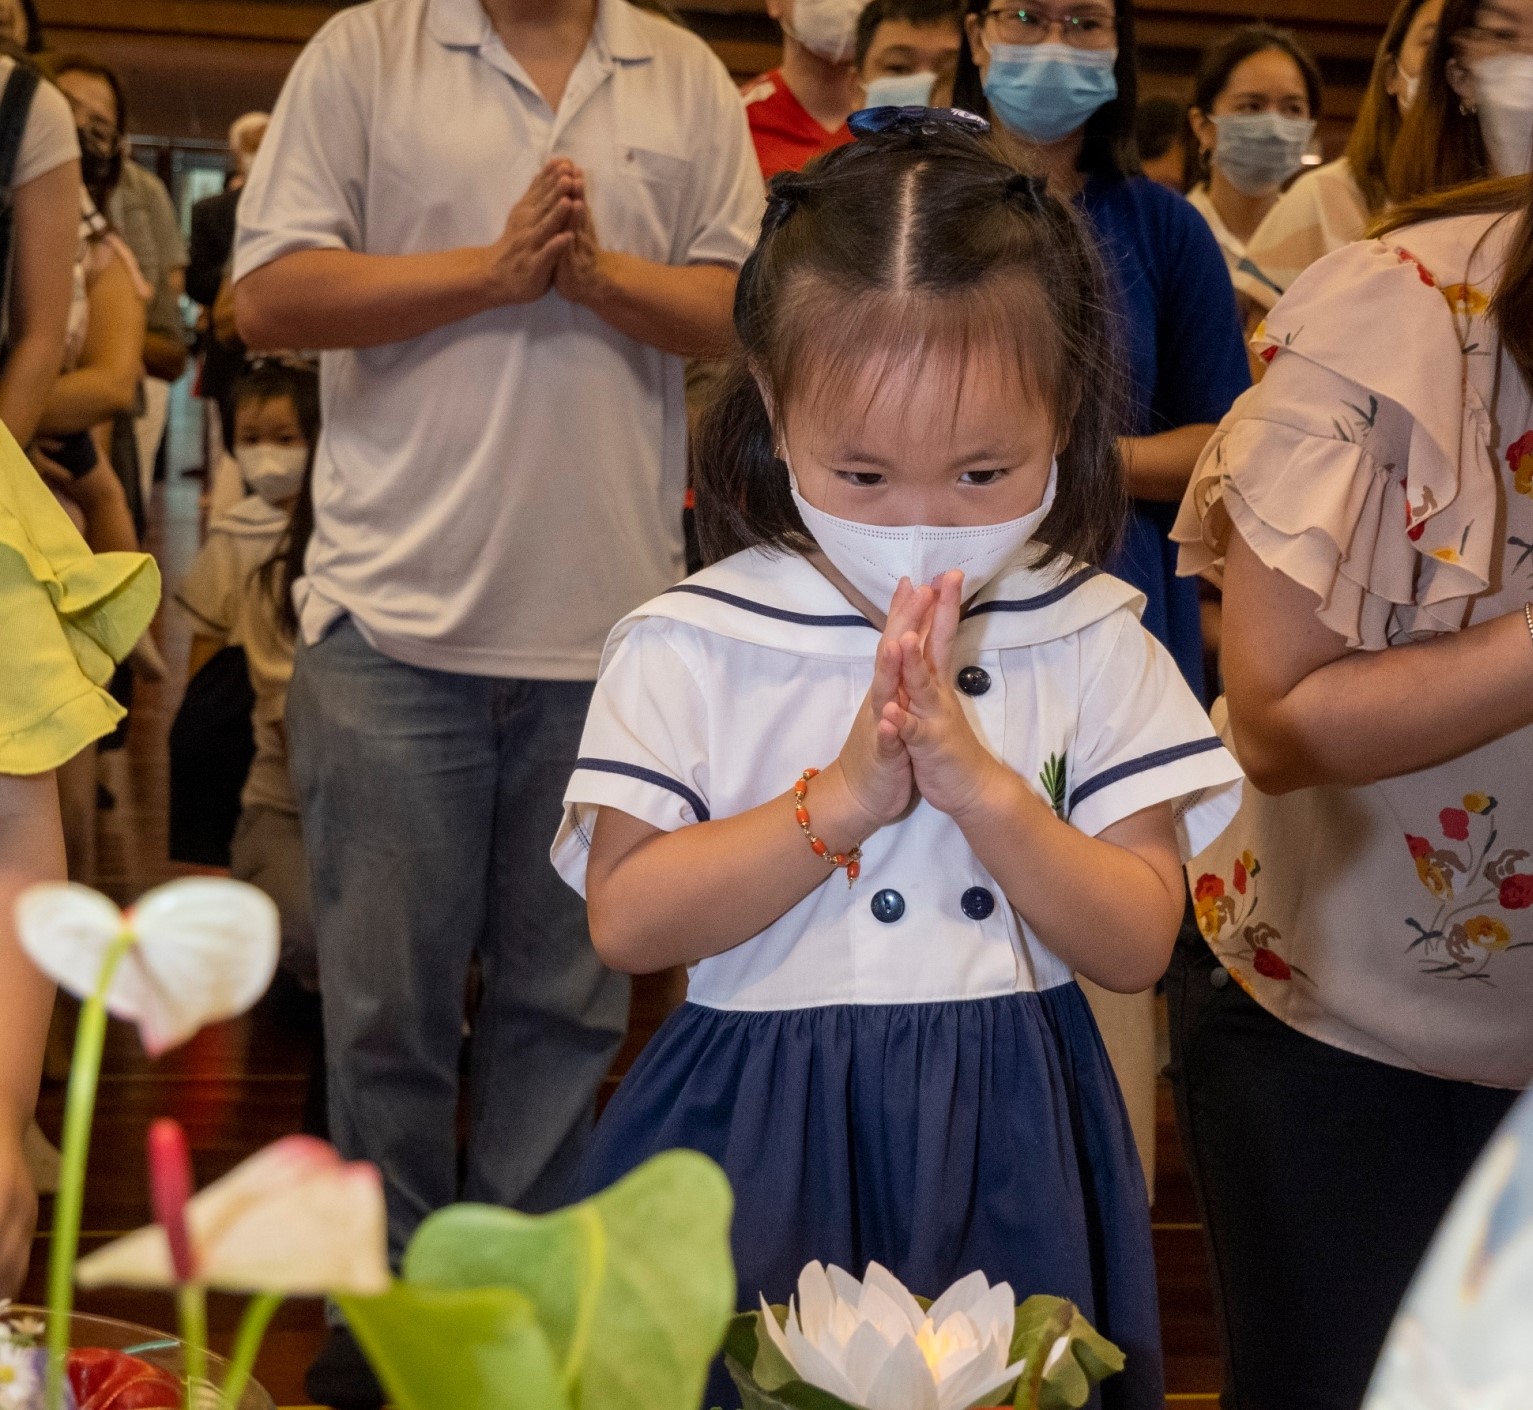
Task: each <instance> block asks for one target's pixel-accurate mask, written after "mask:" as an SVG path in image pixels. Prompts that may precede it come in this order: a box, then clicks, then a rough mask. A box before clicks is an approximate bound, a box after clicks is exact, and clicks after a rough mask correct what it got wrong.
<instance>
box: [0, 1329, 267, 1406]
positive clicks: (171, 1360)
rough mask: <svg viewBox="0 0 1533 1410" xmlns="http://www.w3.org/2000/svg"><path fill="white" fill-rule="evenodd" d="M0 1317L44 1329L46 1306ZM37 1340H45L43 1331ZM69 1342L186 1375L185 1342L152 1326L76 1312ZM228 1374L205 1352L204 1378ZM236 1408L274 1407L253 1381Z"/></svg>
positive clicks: (215, 1381)
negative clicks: (205, 1374)
mask: <svg viewBox="0 0 1533 1410" xmlns="http://www.w3.org/2000/svg"><path fill="white" fill-rule="evenodd" d="M0 1320H4V1321H6V1322H9V1323H11V1324H12V1325H13V1326H14V1325H15V1324H16V1323H18V1322H21V1321H26V1320H32V1321H36V1322H39V1323H41V1324H42V1325H43V1326H44V1327H45V1328H46V1326H47V1322H48V1309H47V1308H46V1307H26V1306H20V1305H18V1304H16V1303H11V1304H10V1305H9V1306H7V1307H5V1308H4V1311H3V1314H0ZM40 1340H44V1341H45V1340H46V1333H45V1334H44V1337H43V1338H40ZM69 1345H70V1346H71V1347H72V1348H81V1347H101V1348H102V1349H104V1350H106V1351H121V1352H124V1353H126V1354H127V1355H129V1356H136V1357H138V1358H139V1360H141V1361H147V1362H148V1363H149V1364H150V1365H151V1366H158V1367H160V1368H161V1369H162V1370H166V1371H169V1372H170V1373H171V1375H173V1376H177V1377H182V1376H184V1375H185V1374H186V1354H185V1353H186V1344H185V1343H184V1342H183V1341H182V1340H181V1339H180V1338H179V1337H176V1336H172V1335H171V1334H170V1333H169V1332H161V1331H156V1330H155V1328H153V1327H141V1326H139V1325H138V1324H137V1323H134V1322H120V1321H118V1320H117V1318H115V1317H96V1316H92V1315H91V1314H90V1313H88V1312H76V1313H74V1314H73V1315H71V1317H70V1319H69ZM228 1374H229V1363H228V1362H227V1361H226V1360H225V1359H224V1358H223V1357H222V1356H215V1355H214V1354H213V1353H212V1352H211V1351H210V1352H208V1380H209V1382H211V1384H212V1385H213V1386H214V1387H215V1388H216V1387H221V1386H222V1385H223V1383H224V1377H225V1376H227V1375H228ZM237 1410H277V1407H276V1402H275V1401H274V1400H272V1398H271V1396H270V1395H268V1394H267V1393H266V1390H265V1389H264V1388H263V1387H262V1386H261V1385H260V1384H258V1383H257V1382H256V1381H255V1380H253V1379H252V1380H251V1381H250V1382H249V1383H248V1384H247V1385H246V1386H245V1393H244V1394H243V1395H242V1396H240V1403H239V1405H238V1407H237Z"/></svg>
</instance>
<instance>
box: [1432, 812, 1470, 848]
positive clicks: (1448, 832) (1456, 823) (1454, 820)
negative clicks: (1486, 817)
mask: <svg viewBox="0 0 1533 1410" xmlns="http://www.w3.org/2000/svg"><path fill="white" fill-rule="evenodd" d="M1437 821H1438V822H1440V823H1441V824H1442V829H1443V836H1444V837H1447V838H1450V839H1452V840H1453V841H1454V842H1467V841H1468V840H1469V814H1468V813H1466V812H1465V811H1464V810H1463V809H1462V808H1444V809H1443V810H1442V812H1440V813H1439V814H1438V815H1437Z"/></svg>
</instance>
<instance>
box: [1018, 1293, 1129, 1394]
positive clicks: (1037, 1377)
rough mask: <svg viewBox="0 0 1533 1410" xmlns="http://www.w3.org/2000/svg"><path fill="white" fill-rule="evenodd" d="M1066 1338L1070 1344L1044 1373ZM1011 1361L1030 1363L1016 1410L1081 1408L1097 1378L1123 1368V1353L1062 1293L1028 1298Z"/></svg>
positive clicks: (1021, 1315) (1019, 1316)
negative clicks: (1055, 1351)
mask: <svg viewBox="0 0 1533 1410" xmlns="http://www.w3.org/2000/svg"><path fill="white" fill-rule="evenodd" d="M1062 1336H1064V1337H1068V1338H1069V1344H1068V1346H1067V1347H1066V1349H1065V1352H1064V1354H1063V1355H1062V1356H1061V1357H1060V1358H1059V1359H1058V1360H1057V1361H1056V1362H1055V1363H1054V1364H1053V1365H1052V1366H1051V1367H1049V1370H1048V1373H1047V1374H1044V1366H1045V1365H1046V1364H1047V1362H1048V1359H1049V1356H1050V1355H1051V1353H1052V1352H1053V1350H1054V1347H1055V1345H1056V1344H1057V1343H1058V1341H1059V1339H1060V1337H1062ZM1011 1359H1012V1360H1013V1361H1022V1360H1025V1361H1026V1362H1027V1368H1026V1370H1024V1371H1023V1373H1022V1379H1021V1380H1020V1381H1018V1382H1017V1389H1016V1398H1015V1400H1014V1401H1013V1404H1014V1405H1016V1406H1017V1407H1018V1410H1080V1407H1081V1406H1082V1405H1084V1404H1085V1403H1086V1401H1087V1400H1088V1399H1089V1398H1090V1396H1091V1388H1092V1387H1093V1386H1094V1385H1096V1383H1097V1382H1098V1381H1101V1380H1105V1379H1106V1378H1107V1377H1108V1376H1111V1375H1116V1374H1117V1372H1119V1371H1121V1370H1122V1369H1123V1353H1122V1352H1121V1351H1119V1350H1118V1348H1117V1347H1116V1346H1114V1345H1113V1344H1112V1343H1111V1342H1110V1341H1108V1340H1107V1338H1106V1337H1104V1336H1103V1335H1102V1334H1101V1333H1100V1332H1099V1331H1097V1330H1096V1328H1095V1327H1093V1326H1092V1325H1091V1323H1090V1322H1088V1321H1087V1320H1086V1319H1085V1317H1083V1316H1082V1315H1081V1310H1080V1308H1078V1307H1077V1306H1076V1305H1075V1304H1074V1303H1073V1302H1070V1301H1068V1300H1067V1299H1065V1298H1061V1297H1043V1296H1038V1297H1030V1298H1028V1299H1027V1301H1026V1302H1024V1303H1023V1304H1022V1305H1021V1306H1020V1307H1019V1308H1017V1322H1016V1330H1015V1331H1014V1332H1013V1333H1012V1338H1011Z"/></svg>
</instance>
